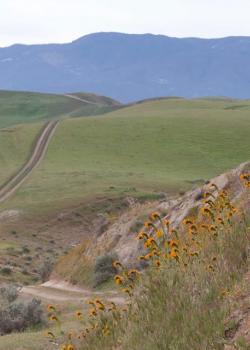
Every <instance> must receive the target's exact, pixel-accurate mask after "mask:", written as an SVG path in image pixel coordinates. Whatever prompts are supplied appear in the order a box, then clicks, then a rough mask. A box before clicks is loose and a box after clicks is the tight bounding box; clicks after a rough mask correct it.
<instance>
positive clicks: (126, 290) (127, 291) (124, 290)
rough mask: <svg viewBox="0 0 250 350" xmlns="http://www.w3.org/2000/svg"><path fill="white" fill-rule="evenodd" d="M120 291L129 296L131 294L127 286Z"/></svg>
mask: <svg viewBox="0 0 250 350" xmlns="http://www.w3.org/2000/svg"><path fill="white" fill-rule="evenodd" d="M122 291H123V292H124V293H127V294H128V295H129V296H130V297H131V296H132V293H131V290H130V289H129V288H124V289H123V290H122Z"/></svg>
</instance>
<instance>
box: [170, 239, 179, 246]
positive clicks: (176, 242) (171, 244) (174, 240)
mask: <svg viewBox="0 0 250 350" xmlns="http://www.w3.org/2000/svg"><path fill="white" fill-rule="evenodd" d="M168 245H169V246H170V247H171V248H173V247H176V248H178V246H179V243H178V241H177V240H176V239H171V240H169V241H168Z"/></svg>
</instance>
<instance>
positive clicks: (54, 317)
mask: <svg viewBox="0 0 250 350" xmlns="http://www.w3.org/2000/svg"><path fill="white" fill-rule="evenodd" d="M49 320H50V321H56V322H59V319H58V317H57V316H56V315H51V316H50V317H49Z"/></svg>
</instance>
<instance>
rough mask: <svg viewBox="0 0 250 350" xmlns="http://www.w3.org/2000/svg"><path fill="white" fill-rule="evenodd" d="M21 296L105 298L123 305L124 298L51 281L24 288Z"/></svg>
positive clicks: (72, 298)
mask: <svg viewBox="0 0 250 350" xmlns="http://www.w3.org/2000/svg"><path fill="white" fill-rule="evenodd" d="M20 293H21V294H23V295H32V296H34V297H38V298H41V299H46V300H53V301H69V300H74V301H86V300H88V299H90V298H93V297H99V298H105V299H107V300H109V301H113V302H115V303H117V304H123V303H124V302H125V298H124V297H122V296H121V295H120V294H119V293H118V292H116V291H112V290H110V291H101V292H100V291H99V292H97V291H93V290H91V289H86V288H80V287H76V286H73V285H71V284H69V283H66V282H64V281H56V280H51V281H48V282H46V283H44V284H41V285H37V286H25V287H23V288H22V289H21V291H20Z"/></svg>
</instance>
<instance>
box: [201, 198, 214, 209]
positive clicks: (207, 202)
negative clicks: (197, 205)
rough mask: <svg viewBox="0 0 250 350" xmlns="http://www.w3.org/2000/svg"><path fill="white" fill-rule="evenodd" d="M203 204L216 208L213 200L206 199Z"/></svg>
mask: <svg viewBox="0 0 250 350" xmlns="http://www.w3.org/2000/svg"><path fill="white" fill-rule="evenodd" d="M203 203H204V204H207V205H209V206H210V207H214V202H213V201H212V200H211V199H206V200H204V202H203Z"/></svg>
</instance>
